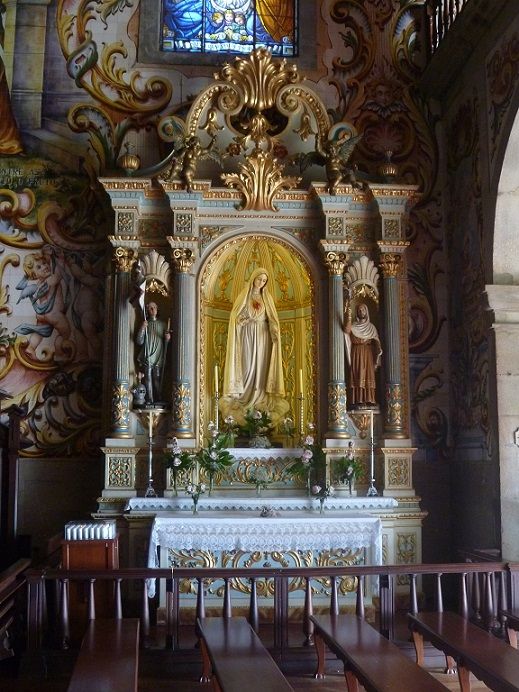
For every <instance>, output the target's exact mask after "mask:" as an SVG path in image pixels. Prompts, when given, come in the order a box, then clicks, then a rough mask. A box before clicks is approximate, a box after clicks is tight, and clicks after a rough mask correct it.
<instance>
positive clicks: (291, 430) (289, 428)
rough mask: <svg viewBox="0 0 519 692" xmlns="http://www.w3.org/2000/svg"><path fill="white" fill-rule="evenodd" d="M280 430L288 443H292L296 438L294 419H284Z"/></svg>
mask: <svg viewBox="0 0 519 692" xmlns="http://www.w3.org/2000/svg"><path fill="white" fill-rule="evenodd" d="M279 429H280V431H281V432H282V433H283V435H284V436H285V437H286V439H287V442H288V441H291V440H292V439H293V438H294V435H295V431H296V428H295V425H294V421H293V420H292V418H290V417H288V416H287V417H286V418H283V420H282V421H281V425H280V426H279ZM287 446H288V445H287Z"/></svg>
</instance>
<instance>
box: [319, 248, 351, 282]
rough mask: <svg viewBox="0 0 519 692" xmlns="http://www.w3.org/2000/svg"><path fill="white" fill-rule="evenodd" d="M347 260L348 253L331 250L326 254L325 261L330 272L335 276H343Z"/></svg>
mask: <svg viewBox="0 0 519 692" xmlns="http://www.w3.org/2000/svg"><path fill="white" fill-rule="evenodd" d="M347 260H348V255H347V254H346V253H345V252H336V251H334V250H331V251H329V252H326V253H325V255H324V263H325V265H326V268H327V269H328V272H329V273H330V274H331V275H335V276H342V274H343V272H344V267H345V266H346V262H347Z"/></svg>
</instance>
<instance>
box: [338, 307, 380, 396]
mask: <svg viewBox="0 0 519 692" xmlns="http://www.w3.org/2000/svg"><path fill="white" fill-rule="evenodd" d="M344 336H345V340H346V356H347V360H348V365H349V382H348V385H349V392H350V396H349V403H350V405H353V406H359V407H362V406H375V405H376V403H377V396H376V382H375V371H376V369H377V368H378V367H379V365H380V360H381V356H382V348H381V346H380V339H379V336H378V332H377V328H376V327H375V325H374V324H373V323H372V322H371V321H370V319H369V311H368V306H367V305H366V304H365V303H359V304H358V305H357V307H356V310H355V320H354V321H353V322H352V321H351V312H350V311H349V309H348V310H347V311H346V323H345V325H344Z"/></svg>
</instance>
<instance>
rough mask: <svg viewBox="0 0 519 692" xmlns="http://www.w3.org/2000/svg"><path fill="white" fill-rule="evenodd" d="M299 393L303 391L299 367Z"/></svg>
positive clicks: (301, 372) (301, 371) (301, 373)
mask: <svg viewBox="0 0 519 692" xmlns="http://www.w3.org/2000/svg"><path fill="white" fill-rule="evenodd" d="M299 393H300V394H302V393H303V370H302V369H301V368H299Z"/></svg>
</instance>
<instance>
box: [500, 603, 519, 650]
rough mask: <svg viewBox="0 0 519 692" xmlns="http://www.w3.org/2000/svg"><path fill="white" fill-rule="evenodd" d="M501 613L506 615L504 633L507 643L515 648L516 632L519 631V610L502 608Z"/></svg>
mask: <svg viewBox="0 0 519 692" xmlns="http://www.w3.org/2000/svg"><path fill="white" fill-rule="evenodd" d="M501 615H504V616H505V617H506V625H505V627H506V635H507V637H508V643H509V644H510V645H511V646H513V647H514V649H517V632H518V631H519V610H502V611H501Z"/></svg>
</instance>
